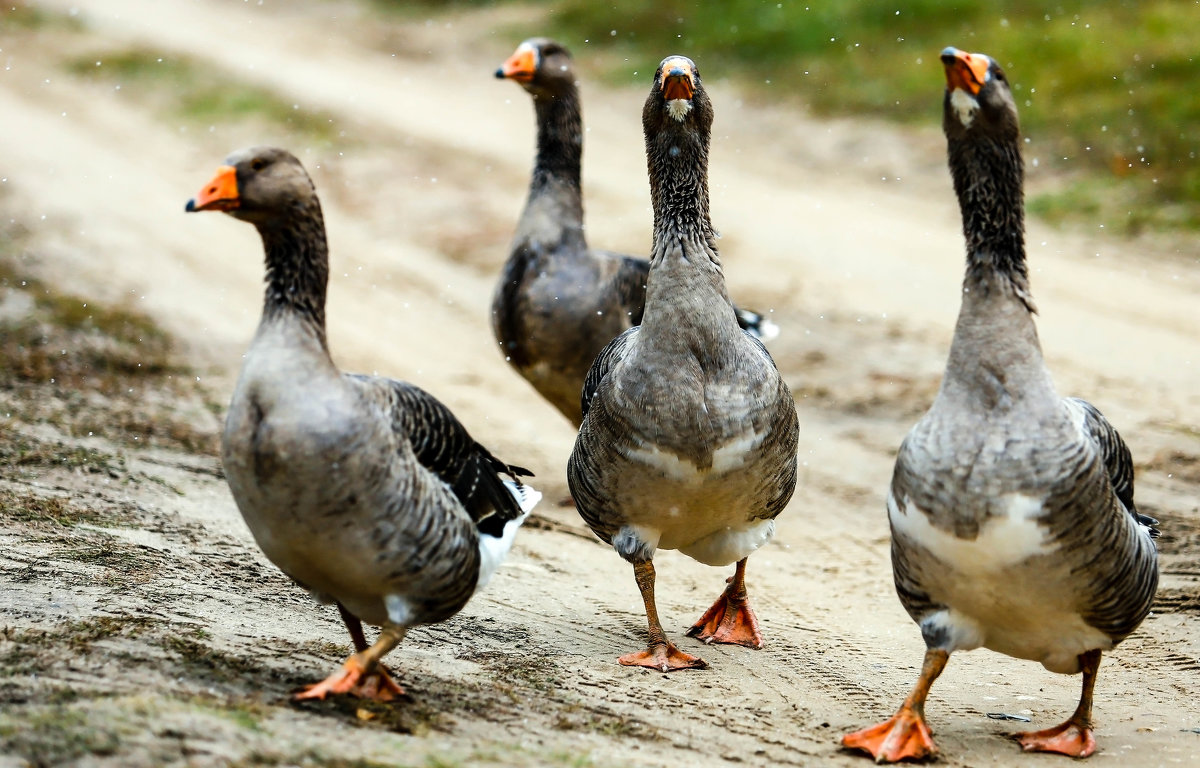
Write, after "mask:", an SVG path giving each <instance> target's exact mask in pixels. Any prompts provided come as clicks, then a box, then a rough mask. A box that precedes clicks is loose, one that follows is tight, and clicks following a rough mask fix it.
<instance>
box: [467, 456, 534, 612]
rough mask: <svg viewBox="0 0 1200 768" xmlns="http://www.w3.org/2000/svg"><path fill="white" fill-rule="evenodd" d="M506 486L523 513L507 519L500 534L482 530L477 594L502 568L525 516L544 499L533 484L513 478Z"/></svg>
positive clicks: (480, 534) (505, 483)
mask: <svg viewBox="0 0 1200 768" xmlns="http://www.w3.org/2000/svg"><path fill="white" fill-rule="evenodd" d="M504 486H505V488H507V489H508V491H509V493H511V494H512V496H513V499H515V500H516V502H517V506H518V507H520V508H521V515H520V517H515V518H513V519H512V520H507V521H505V523H504V527H503V529H502V530H501V531H500V535H499V536H493V535H490V534H488V533H485V532H483V531H480V533H479V579H478V580H477V581H476V582H475V592H476V594H478V593H479V591H480V590H481V589H483V588H484V587H486V586H487V584H488V582H489V581H491V580H492V576H494V575H495V574H496V570H497V569H499V568H500V564H501V563H502V562H504V558H505V557H507V556H508V552H509V550H510V549H512V545H513V540H514V539H516V536H517V529H518V528H520V527H521V523H523V522H525V518H527V517H529V513H530V512H531V511H532V510H533V508H534V507H535V506H537V503H538V502H539V501H541V499H542V494H541V492H540V491H538V490H537V489H535V488H533V487H532V486H528V485H524V484H521V483H515V482H513V481H511V480H505V481H504Z"/></svg>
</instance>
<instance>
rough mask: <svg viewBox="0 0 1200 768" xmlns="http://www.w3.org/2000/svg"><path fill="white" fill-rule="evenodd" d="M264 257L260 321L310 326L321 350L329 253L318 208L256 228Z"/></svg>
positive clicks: (311, 207)
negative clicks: (264, 284) (291, 321)
mask: <svg viewBox="0 0 1200 768" xmlns="http://www.w3.org/2000/svg"><path fill="white" fill-rule="evenodd" d="M258 232H259V235H261V237H262V241H263V250H264V252H265V255H266V267H267V287H266V294H265V297H264V300H263V320H264V322H266V321H267V320H275V319H281V318H283V317H288V318H296V319H299V320H301V321H303V322H304V323H305V324H307V325H310V326H311V327H312V328H313V330H314V331H315V332H316V334H317V335H318V337H319V338H320V340H321V345H322V346H325V292H326V287H327V285H328V283H329V250H328V244H327V243H326V240H325V223H324V220H323V218H322V216H321V207H320V204H319V203H317V202H316V201H313V202H312V203H311V204H310V205H308V206H306V207H304V208H299V209H297V210H295V211H293V215H292V216H290V217H287V218H286V219H284V220H281V221H277V222H267V223H264V224H260V225H259V227H258Z"/></svg>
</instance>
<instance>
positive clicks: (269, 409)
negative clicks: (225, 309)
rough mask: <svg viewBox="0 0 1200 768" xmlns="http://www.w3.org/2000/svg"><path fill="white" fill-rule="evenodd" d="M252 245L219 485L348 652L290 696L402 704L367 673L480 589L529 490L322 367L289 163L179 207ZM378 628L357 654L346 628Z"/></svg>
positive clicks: (237, 161) (368, 387)
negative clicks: (334, 619)
mask: <svg viewBox="0 0 1200 768" xmlns="http://www.w3.org/2000/svg"><path fill="white" fill-rule="evenodd" d="M186 210H187V211H188V212H197V211H223V212H225V213H228V214H229V215H231V216H233V217H234V218H237V219H241V220H242V221H246V222H249V223H251V224H253V225H254V226H255V228H257V229H258V233H259V235H260V236H261V237H262V242H263V249H264V251H265V257H266V272H267V287H266V297H265V299H264V302H263V312H262V319H261V321H260V322H259V325H258V331H257V332H256V333H255V335H254V339H253V341H252V342H251V343H250V348H249V350H248V351H247V352H246V355H245V358H244V362H243V364H242V369H241V373H240V375H239V377H238V381H237V385H236V387H235V389H234V393H233V399H232V402H231V403H230V405H229V413H228V416H227V418H226V422H225V429H224V433H223V436H222V440H221V460H222V463H223V464H224V469H225V477H226V479H227V481H228V483H229V489H230V491H231V492H232V494H233V498H234V500H235V501H236V502H237V506H238V509H239V510H240V511H241V513H242V516H243V517H244V518H245V521H246V525H247V526H248V527H249V528H250V531H251V533H252V534H253V535H254V539H255V541H256V542H257V543H258V546H259V547H260V548H261V549H262V551H263V554H265V555H266V556H267V559H269V560H270V561H271V562H272V563H274V564H275V565H276V566H277V567H278V568H279V569H280V570H281V571H283V572H284V573H285V574H287V576H289V577H290V578H292V579H293V580H294V581H296V582H297V583H298V584H300V585H301V586H302V587H304V588H306V589H308V590H309V591H310V592H311V593H312V594H313V596H314V597H315V598H316V599H317V600H319V601H321V602H326V603H328V602H334V603H336V604H337V607H338V611H339V613H340V614H341V617H342V619H343V621H344V622H345V624H346V628H347V629H348V630H349V632H350V636H351V639H352V641H353V642H354V647H355V653H354V655H352V656H350V658H349V659H348V660H347V661H346V663H345V664H344V666H343V667H342V669H341V670H339V671H338V672H336V673H334V674H333V675H331V676H330V677H329V678H327V679H326V680H324V681H323V682H320V683H317V684H315V685H312V686H309V687H308V688H306V689H305V690H303V691H301V692H300V693H298V694H296V696H295V698H297V699H307V698H318V699H320V698H324V697H325V696H326V695H329V694H342V693H350V694H354V695H357V696H360V697H363V698H370V699H377V700H384V701H386V700H390V699H393V698H395V697H396V696H398V695H400V694H402V693H403V689H402V688H401V687H400V686H399V685H397V684H396V683H395V682H394V681H393V680H392V679H391V678H390V676H389V675H388V673H387V672H386V670H384V669H383V667H382V666H381V665H380V664H379V660H380V659H381V658H383V656H384V655H385V654H387V653H388V652H389V651H390V650H391V649H392V648H394V647H395V646H396V645H397V644H398V643H399V642H400V641H401V640H402V639H403V638H404V635H405V633H406V632H407V631H408V630H409V629H410V628H411V627H413V626H416V625H420V624H430V623H434V622H440V621H445V620H446V619H448V618H450V617H451V616H453V615H454V614H455V613H457V612H458V611H459V610H460V609H461V608H462V607H463V606H464V605H465V604H466V602H467V600H468V599H469V598H470V597H471V596H472V595H473V594H474V593H475V592H477V591H478V590H479V589H481V588H482V587H483V586H484V585H485V584H487V582H488V580H489V579H490V578H491V576H492V574H493V573H494V572H495V570H496V568H497V567H498V566H499V564H500V561H501V560H502V559H503V558H504V556H505V555H506V554H507V552H508V550H509V548H510V547H511V546H512V542H513V536H514V534H515V532H516V529H517V527H518V526H519V525H520V524H521V522H522V521H523V520H524V519H525V517H526V516H527V515H528V513H529V511H530V510H531V509H532V508H533V505H534V504H536V503H537V501H538V499H539V498H540V494H539V493H538V492H537V491H535V490H534V489H532V488H530V487H529V486H527V485H523V484H522V483H521V481H520V477H522V476H528V475H530V472H529V471H528V470H526V469H523V468H521V467H517V466H513V465H510V464H505V463H504V462H502V461H500V460H499V459H497V458H496V457H495V456H493V455H492V454H491V453H489V452H488V450H487V449H486V448H484V447H483V446H482V445H480V444H479V443H477V442H475V440H473V439H472V438H471V436H470V434H468V432H467V430H466V428H465V427H463V425H462V424H461V423H460V422H459V421H458V419H456V418H455V416H454V414H453V413H451V412H450V410H449V409H448V408H447V407H446V406H445V405H443V404H442V403H440V402H439V401H438V400H436V399H435V398H434V397H433V396H432V395H430V394H428V393H426V392H424V391H422V390H421V389H418V388H417V387H415V386H413V385H412V384H408V383H405V382H401V381H395V380H392V379H386V378H382V377H379V376H361V375H354V374H347V373H343V372H341V371H340V370H338V368H337V366H336V365H335V364H334V362H333V360H332V358H331V357H330V354H329V345H328V341H327V339H326V335H325V290H326V284H327V282H328V275H329V261H328V250H327V245H326V240H325V224H324V221H323V219H322V216H321V204H320V202H319V201H318V199H317V193H316V189H315V187H314V185H313V183H312V180H311V179H310V178H309V176H308V174H307V173H306V172H305V170H304V167H303V166H302V165H301V164H300V161H299V160H297V159H296V158H295V156H293V155H292V154H290V153H289V152H287V151H285V150H283V149H278V148H273V147H252V148H249V149H244V150H241V151H238V152H235V153H233V154H232V155H230V156H229V158H228V159H227V160H226V163H225V165H223V166H221V167H220V168H219V169H218V170H217V173H216V175H215V176H214V177H213V179H212V180H211V181H210V182H209V183H208V184H206V185H205V186H204V187H203V188H202V189H201V191H200V193H199V195H197V196H196V197H195V198H194V199H192V200H190V201H189V202H188V203H187V206H186ZM364 621H365V622H367V623H369V624H375V625H379V626H380V627H381V630H380V633H379V638H378V639H377V640H376V641H375V643H373V644H371V645H368V644H367V642H366V640H365V638H364V636H363V631H362V622H364Z"/></svg>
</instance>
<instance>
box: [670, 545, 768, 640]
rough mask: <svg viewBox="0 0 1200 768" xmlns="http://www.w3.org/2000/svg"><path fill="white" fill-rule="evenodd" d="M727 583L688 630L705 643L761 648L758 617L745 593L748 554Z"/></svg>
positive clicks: (739, 562)
mask: <svg viewBox="0 0 1200 768" xmlns="http://www.w3.org/2000/svg"><path fill="white" fill-rule="evenodd" d="M725 583H727V584H728V585H729V586H727V587H725V591H724V592H722V593H721V596H720V597H718V598H717V602H715V603H713V604H712V607H711V608H709V609H708V610H707V611H705V613H704V615H703V616H701V617H700V620H699V621H697V622H696V623H695V624H693V625H692V628H691V629H689V630H688V631H687V633H688V634H689V635H691V636H692V637H695V638H696V639H697V640H700V641H702V642H705V643H729V644H731V645H744V646H746V647H748V648H762V647H763V639H762V633H761V632H759V631H758V618H757V617H756V616H755V615H754V611H753V610H752V609H751V608H750V599H749V598H748V597H746V558H742V559H741V560H738V564H737V570H735V571H734V572H733V576H731V577H730V578H728V579H726V580H725Z"/></svg>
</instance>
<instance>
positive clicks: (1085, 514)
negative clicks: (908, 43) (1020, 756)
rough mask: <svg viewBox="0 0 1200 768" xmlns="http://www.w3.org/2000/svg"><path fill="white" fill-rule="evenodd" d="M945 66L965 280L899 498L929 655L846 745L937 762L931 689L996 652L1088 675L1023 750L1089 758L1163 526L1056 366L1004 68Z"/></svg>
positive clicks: (894, 510)
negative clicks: (1103, 683) (960, 664)
mask: <svg viewBox="0 0 1200 768" xmlns="http://www.w3.org/2000/svg"><path fill="white" fill-rule="evenodd" d="M941 60H942V64H943V65H944V67H945V72H946V91H945V96H944V99H943V121H942V125H943V129H944V131H945V134H946V139H947V143H948V150H949V151H948V155H949V164H950V171H951V175H952V176H953V180H954V191H955V192H956V193H957V195H958V202H959V207H960V209H961V212H962V220H963V233H964V235H965V236H966V241H967V267H966V277H965V279H964V281H963V291H962V306H961V309H960V311H959V315H958V324H957V326H956V327H955V330H954V339H953V342H952V343H951V346H950V356H949V360H948V362H947V363H946V371H945V375H944V377H943V379H942V385H941V389H940V390H939V391H938V393H937V396H936V397H935V399H934V402H933V405H932V406H931V407H930V409H929V411H928V412H927V413H926V414H925V415H924V416H923V417H922V418H921V420H920V421H918V422H917V424H916V426H914V427H913V428H912V430H911V431H910V432H909V433H908V436H907V437H906V438H905V439H904V441H903V443H902V444H901V446H900V451H899V453H898V455H897V457H896V466H895V472H894V474H893V477H892V483H891V488H890V490H889V494H888V499H887V508H888V519H889V522H890V525H891V532H892V568H893V574H894V576H895V582H896V591H897V593H898V594H899V596H900V602H901V603H902V604H903V605H904V608H905V609H906V610H907V611H908V614H909V615H910V616H911V617H912V619H913V621H915V622H916V623H917V625H918V626H919V627H920V629H921V635H922V637H923V638H924V640H925V644H926V648H927V650H926V652H925V659H924V663H923V665H922V667H921V672H920V676H919V678H918V680H917V683H916V686H915V687H914V688H913V690H912V693H910V694H909V696H908V698H907V699H906V700H905V701H904V703H903V704H902V705H901V706H900V709H899V710H898V711H897V713H896V715H895V716H894V717H892V718H891V719H889V720H887V721H885V722H883V723H881V724H879V725H877V726H874V727H871V728H867V729H865V730H862V731H858V732H856V733H851V734H847V735H846V736H844V737H843V738H842V744H843V745H844V746H845V747H848V748H851V749H858V750H863V751H865V752H868V753H870V754H871V755H872V756H873V757H874V758H875V759H876V761H877V762H895V761H898V760H902V759H906V758H908V759H920V758H925V757H931V756H933V755H934V754H936V752H937V748H936V746H935V745H934V743H933V740H932V738H931V735H930V730H929V728H928V726H927V725H926V722H925V716H924V709H925V699H926V697H927V695H928V693H929V689H930V686H931V685H932V684H933V682H934V680H936V679H937V677H938V675H939V674H940V673H941V672H942V669H943V668H944V667H945V666H946V663H947V661H948V659H949V657H950V654H951V653H953V652H954V651H960V650H962V651H966V650H971V649H974V648H979V647H983V648H990V649H992V650H994V651H998V652H1000V653H1003V654H1006V655H1008V656H1012V657H1015V658H1018V659H1028V660H1030V661H1038V662H1041V664H1042V665H1043V666H1045V667H1046V669H1048V670H1050V671H1052V672H1059V673H1063V674H1076V673H1080V672H1082V674H1083V690H1082V694H1081V696H1080V699H1079V706H1078V708H1077V709H1076V710H1075V712H1074V714H1072V715H1071V717H1070V718H1068V719H1067V720H1066V721H1065V722H1064V723H1062V724H1061V725H1058V726H1056V727H1053V728H1049V729H1046V730H1041V731H1031V732H1027V733H1019V734H1015V735H1014V737H1015V738H1016V739H1017V740H1018V741H1019V742H1020V744H1021V746H1022V748H1023V749H1025V750H1026V751H1036V752H1059V753H1062V754H1066V755H1070V756H1072V757H1079V758H1082V757H1087V756H1088V755H1090V754H1092V752H1093V751H1094V750H1095V748H1096V743H1095V738H1094V736H1093V734H1092V691H1093V689H1094V686H1095V683H1096V674H1097V669H1098V668H1099V665H1100V655H1101V653H1102V652H1103V651H1106V650H1109V649H1111V648H1112V647H1113V646H1115V645H1116V644H1117V643H1119V642H1120V641H1121V640H1122V639H1124V638H1125V637H1126V636H1128V635H1129V634H1130V633H1131V632H1133V631H1134V629H1136V628H1137V626H1138V624H1140V623H1141V621H1142V619H1143V618H1145V616H1146V614H1147V613H1148V612H1149V610H1150V603H1151V600H1152V599H1153V597H1154V592H1155V589H1156V587H1157V584H1158V566H1157V551H1156V549H1155V546H1154V542H1153V536H1154V535H1156V533H1157V530H1156V529H1154V527H1153V526H1154V525H1155V524H1156V521H1155V520H1152V519H1151V518H1148V517H1145V516H1143V515H1140V514H1139V513H1138V511H1137V508H1136V507H1135V505H1134V502H1133V462H1132V459H1131V457H1130V453H1129V449H1128V448H1127V447H1126V445H1125V442H1124V441H1123V440H1122V439H1121V437H1120V435H1119V434H1117V431H1116V429H1114V428H1113V426H1112V425H1111V424H1110V423H1109V422H1108V420H1107V419H1105V418H1104V416H1103V415H1101V413H1100V411H1099V410H1097V409H1096V408H1095V407H1094V406H1092V405H1091V404H1090V403H1088V402H1086V401H1084V400H1079V399H1076V398H1064V397H1060V396H1059V395H1058V393H1057V392H1056V390H1055V387H1054V383H1053V382H1052V381H1051V378H1050V373H1049V371H1048V370H1047V368H1046V365H1045V362H1044V361H1043V359H1042V351H1041V347H1040V344H1039V343H1038V336H1037V329H1036V328H1035V326H1034V321H1033V315H1034V313H1035V307H1034V302H1033V297H1032V294H1031V293H1030V287H1029V276H1028V270H1027V267H1026V263H1025V243H1024V211H1023V202H1022V194H1023V192H1022V179H1023V173H1024V167H1023V165H1022V161H1021V145H1020V142H1019V126H1018V121H1017V108H1016V105H1015V103H1014V102H1013V96H1012V93H1011V92H1010V90H1009V85H1008V81H1007V80H1006V78H1005V75H1004V71H1003V70H1002V69H1001V68H1000V65H999V64H997V63H996V61H995V60H994V59H992V58H990V57H989V56H986V55H983V54H978V53H966V52H963V51H960V50H958V49H956V48H947V49H945V50H944V51H942V54H941Z"/></svg>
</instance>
